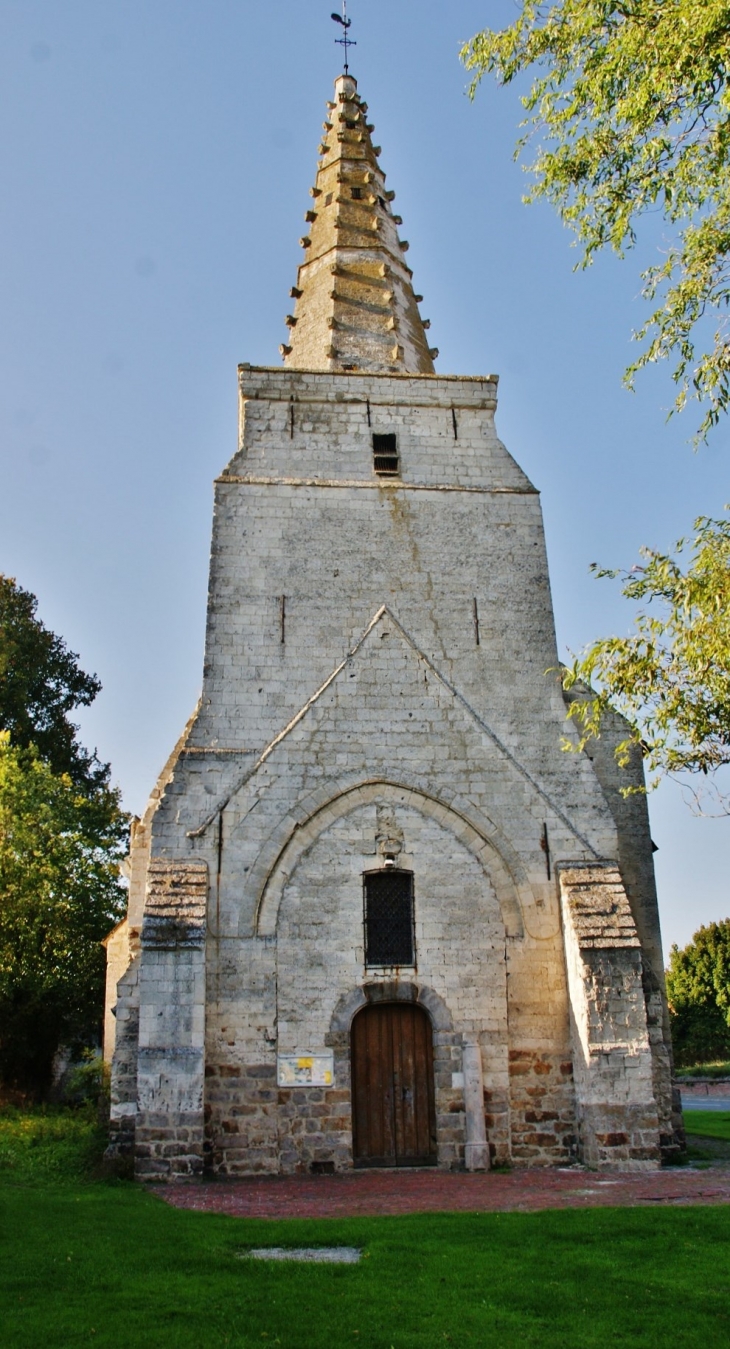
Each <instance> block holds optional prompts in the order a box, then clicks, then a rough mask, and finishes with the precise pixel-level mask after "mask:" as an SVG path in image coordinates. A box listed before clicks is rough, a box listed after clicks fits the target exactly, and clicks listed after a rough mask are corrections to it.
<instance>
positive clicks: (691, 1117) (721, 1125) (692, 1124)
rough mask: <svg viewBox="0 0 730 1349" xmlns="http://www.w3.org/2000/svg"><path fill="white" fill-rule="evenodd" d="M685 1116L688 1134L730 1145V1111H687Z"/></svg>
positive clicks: (684, 1112)
mask: <svg viewBox="0 0 730 1349" xmlns="http://www.w3.org/2000/svg"><path fill="white" fill-rule="evenodd" d="M683 1114H684V1127H685V1129H686V1130H687V1133H688V1134H694V1135H695V1136H700V1137H704V1138H721V1139H723V1140H724V1141H725V1142H727V1143H730V1110H685V1111H683Z"/></svg>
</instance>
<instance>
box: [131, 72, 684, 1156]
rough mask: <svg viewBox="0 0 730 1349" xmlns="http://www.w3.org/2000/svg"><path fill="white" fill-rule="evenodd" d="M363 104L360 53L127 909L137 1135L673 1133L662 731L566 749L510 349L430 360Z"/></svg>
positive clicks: (274, 1146) (182, 1147)
mask: <svg viewBox="0 0 730 1349" xmlns="http://www.w3.org/2000/svg"><path fill="white" fill-rule="evenodd" d="M366 118H367V108H366V106H365V104H364V103H363V102H362V100H361V99H360V97H359V95H358V92H357V85H356V83H355V81H354V79H351V78H349V77H345V76H343V77H341V78H339V79H338V80H337V82H336V85H335V100H334V102H333V103H331V104H329V105H328V116H327V121H326V123H325V128H324V131H325V134H324V137H323V142H322V146H321V155H322V158H321V160H320V164H319V168H318V172H317V178H316V185H315V188H314V189H313V205H312V209H311V210H310V211H309V212H308V213H307V222H308V232H307V234H306V236H305V237H304V239H303V240H302V245H303V249H304V261H303V263H302V266H301V268H300V270H299V275H298V280H297V286H296V287H295V288H294V291H293V292H292V293H293V295H294V298H295V300H296V304H295V305H294V306H293V312H292V314H291V315H290V316H289V318H288V319H287V323H288V325H289V330H290V336H289V339H288V342H287V344H286V345H285V346H284V347H283V348H282V353H283V356H284V362H283V365H282V366H281V367H277V368H268V367H254V366H249V365H243V366H241V367H240V369H239V385H240V434H239V445H238V449H237V451H236V454H235V455H234V457H233V458H232V460H231V461H230V463H229V464H228V465H227V467H226V468H225V469H224V471H223V472H222V474H221V476H220V478H219V479H218V481H217V482H216V496H215V516H214V523H213V542H212V551H211V568H210V586H209V601H208V622H207V635H206V653H205V665H204V672H203V690H202V695H201V700H200V704H199V706H198V709H197V711H196V713H195V715H194V717H193V718H192V719H191V722H190V723H189V725H188V727H187V728H186V731H185V733H184V735H183V737H182V739H181V741H180V742H179V744H178V746H177V747H176V749H175V752H174V754H173V755H172V756H171V759H170V761H169V762H168V765H167V766H166V769H165V770H164V772H163V774H162V777H161V779H160V783H159V784H158V787H157V789H156V791H155V793H154V794H153V798H152V799H151V802H150V806H149V808H148V811H147V813H146V815H145V817H144V819H143V821H142V822H141V823H140V825H139V826H138V828H137V831H136V833H135V838H134V841H133V848H132V855H131V859H130V868H131V873H130V874H131V881H130V913H129V919H128V922H127V925H126V927H124V926H123V927H122V929H120V930H119V931H117V932H115V934H113V935H112V938H111V939H110V971H111V975H110V989H109V1015H108V1018H107V1021H108V1035H109V1040H110V1042H111V1039H112V1038H113V1036H114V1028H115V1027H116V1049H115V1051H114V1058H113V1100H112V1118H113V1127H114V1129H115V1131H116V1134H115V1137H116V1142H113V1146H116V1147H117V1149H119V1150H123V1149H124V1148H126V1149H128V1150H132V1151H134V1153H135V1157H136V1167H137V1171H138V1174H140V1175H143V1176H149V1177H163V1178H164V1177H170V1178H173V1177H175V1176H179V1175H189V1174H195V1173H197V1172H200V1171H202V1170H203V1169H204V1168H205V1167H207V1168H210V1169H212V1170H213V1171H214V1172H216V1173H218V1174H227V1175H235V1174H246V1173H251V1172H256V1171H259V1172H278V1171H302V1170H314V1171H327V1170H342V1169H347V1168H349V1167H351V1166H353V1165H366V1164H381V1163H382V1164H389V1165H398V1164H401V1163H402V1162H403V1160H404V1159H409V1158H410V1160H411V1161H413V1159H414V1157H415V1160H416V1161H417V1162H419V1163H420V1164H424V1165H427V1164H436V1165H439V1166H442V1167H449V1168H455V1167H463V1166H467V1167H469V1168H471V1169H482V1168H484V1167H486V1166H488V1165H489V1164H490V1163H491V1162H492V1161H497V1162H514V1163H516V1164H524V1165H548V1164H557V1163H561V1164H565V1163H569V1162H570V1161H571V1160H574V1159H582V1160H584V1161H586V1162H588V1163H589V1164H591V1165H593V1166H597V1167H616V1166H618V1167H622V1168H628V1169H632V1168H651V1167H656V1166H658V1165H659V1164H660V1161H661V1159H662V1156H667V1155H670V1154H671V1153H672V1152H673V1151H674V1150H676V1148H677V1147H678V1145H679V1144H678V1139H679V1130H680V1129H681V1119H679V1117H678V1116H677V1112H676V1101H675V1100H674V1099H673V1096H672V1064H671V1045H670V1041H669V1033H668V1025H667V1016H666V999H665V994H664V985H663V963H662V952H661V937H660V932H659V922H658V911H657V902H656V893H655V889H654V877H653V867H652V861H651V841H650V838H649V833H648V817H647V813H646V803H645V800H644V799H643V798H642V797H640V796H638V797H637V796H629V797H625V796H623V795H622V794H621V787H622V785H624V780H625V782H626V785H636V784H637V783H640V782H641V780H642V778H641V765H640V763H633V764H632V765H631V768H630V770H629V771H628V773H627V775H626V776H625V779H624V776H622V772H621V770H619V769H618V768H617V766H616V763H615V759H614V758H613V755H612V752H611V744H612V741H611V736H612V735H613V734H614V731H616V732H617V727H618V723H617V727H613V724H612V725H611V726H610V727H609V728H608V732H607V738H606V740H605V742H604V741H600V742H598V749H597V750H595V751H594V750H592V751H591V753H592V754H593V758H592V759H590V758H589V757H588V756H587V755H585V754H578V753H565V752H564V751H563V750H562V749H561V739H562V737H564V736H566V735H567V736H568V737H571V736H572V735H573V732H572V730H571V724H570V723H569V722H566V707H565V701H564V698H563V693H562V688H561V681H560V678H559V674H558V656H557V648H556V642H555V633H554V626H553V615H552V604H551V598H550V587H549V579H548V569H547V559H546V553H545V540H544V533H543V525H542V517H541V512H540V504H539V499H538V495H537V493H536V490H535V488H534V487H533V486H532V484H531V483H530V482H529V480H528V479H527V478H526V477H525V475H524V473H523V472H522V471H521V469H520V468H519V467H518V466H517V464H516V463H515V462H514V460H513V459H512V458H511V457H510V455H509V454H508V452H507V450H506V449H505V447H504V446H503V445H502V443H501V442H500V440H499V439H498V437H497V434H496V430H495V423H494V414H495V409H496V404H497V379H496V376H492V375H488V376H483V377H482V376H478V377H459V376H442V375H437V374H435V373H434V368H433V360H434V358H435V356H436V355H437V353H436V352H435V349H434V348H429V346H428V344H427V339H426V335H425V327H426V325H425V324H424V322H423V321H422V319H421V317H420V313H419V308H418V303H419V299H420V297H416V296H415V295H414V293H413V289H412V285H411V274H410V271H409V269H408V268H407V266H406V264H405V260H404V252H405V247H404V245H403V243H401V242H400V241H399V239H398V234H397V225H398V224H399V223H400V222H399V220H398V217H396V216H394V215H393V214H392V207H391V202H392V194H391V193H389V192H387V191H386V189H385V176H384V174H383V173H382V171H381V169H380V167H379V164H378V159H377V153H378V152H377V151H376V150H375V149H374V148H373V146H372V142H371V139H370V137H371V131H372V127H371V126H370V124H369V123H368V122H367V120H366ZM617 733H618V732H617ZM378 895H380V896H386V899H387V896H391V898H390V899H388V900H387V902H388V903H390V904H392V905H393V906H395V907H393V908H392V910H388V911H387V912H386V909H383V910H382V912H383V913H384V914H385V918H382V917H380V918H379V917H378V916H377V915H378V913H380V912H381V911H380V910H379V909H378V908H377V904H378V903H381V901H379V900H378V899H377V896H378ZM393 896H396V897H398V898H397V899H396V898H393ZM385 902H386V901H385V900H382V903H383V904H385ZM398 905H399V906H400V907H399V908H398V907H397V906H398ZM393 915H396V916H397V915H400V916H397V922H396V917H394V916H393ZM404 915H406V917H407V919H408V921H407V923H406V918H404ZM378 923H380V924H381V928H382V930H381V928H379V927H378V926H377V924H378ZM388 923H390V928H388V927H387V924H388ZM404 923H406V926H404ZM383 924H385V926H383ZM398 924H400V927H398V926H397V925H398ZM394 925H395V926H394ZM408 925H410V926H408ZM396 928H397V931H396ZM378 934H380V935H378ZM394 934H395V935H394ZM378 942H380V946H378ZM124 943H126V946H125V945H124ZM378 952H379V954H378ZM384 952H385V954H384ZM125 953H126V955H125ZM112 957H113V958H112ZM125 960H126V967H125V968H124V969H123V972H122V974H121V978H120V977H119V976H120V969H121V968H122V967H123V966H125ZM112 1004H113V1005H114V1010H115V1012H116V1019H115V1018H114V1016H112V1014H111V1013H112ZM408 1037H411V1038H410V1039H409V1038H408ZM357 1045H359V1046H360V1048H359V1049H357V1050H356V1046H357ZM363 1046H366V1049H363ZM414 1046H415V1048H414ZM363 1054H364V1055H365V1058H363ZM409 1055H410V1058H409ZM419 1055H420V1058H419ZM414 1056H415V1057H414ZM366 1060H367V1061H366ZM363 1065H364V1066H363ZM409 1065H410V1066H409ZM414 1065H415V1066H414ZM363 1074H365V1076H363ZM409 1074H410V1076H409ZM394 1093H395V1094H394ZM391 1118H392V1119H393V1120H394V1121H395V1124H394V1132H393V1133H392V1137H391V1135H388V1137H387V1138H386V1137H385V1134H387V1127H386V1126H388V1121H389V1120H390V1119H391ZM388 1127H389V1126H388ZM378 1130H381V1133H382V1131H383V1130H385V1133H384V1134H383V1136H382V1138H381V1137H380V1134H378ZM409 1131H410V1133H409ZM406 1135H407V1137H406ZM377 1139H380V1141H377ZM409 1139H410V1142H409ZM373 1140H376V1141H373Z"/></svg>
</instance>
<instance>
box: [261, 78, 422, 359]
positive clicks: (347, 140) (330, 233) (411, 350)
mask: <svg viewBox="0 0 730 1349" xmlns="http://www.w3.org/2000/svg"><path fill="white" fill-rule="evenodd" d="M327 109H328V116H327V121H326V122H325V123H324V135H323V137H322V144H321V146H320V154H321V159H320V161H319V166H318V169H317V178H316V182H315V186H314V187H313V188H311V189H310V194H311V196H312V197H313V198H314V202H313V206H312V209H311V210H309V211H307V214H306V217H305V218H306V220H307V223H308V226H309V229H308V231H307V234H306V235H305V237H304V238H303V239H302V241H301V243H302V247H303V248H304V249H305V259H304V262H303V263H302V265H301V267H300V268H299V274H298V277H297V284H296V286H295V287H294V288H293V289H292V292H291V294H292V297H293V298H294V299H295V300H296V305H295V306H294V312H293V313H292V314H289V315H288V316H287V320H286V322H287V324H288V326H289V331H290V336H289V339H288V342H287V344H286V345H284V346H282V347H281V348H280V351H281V354H282V356H283V357H284V361H285V364H286V365H287V366H288V367H289V368H290V369H292V370H330V371H337V370H360V371H363V372H368V373H372V374H386V373H393V372H396V373H398V374H411V375H432V374H433V373H434V367H433V362H434V359H435V357H436V356H438V351H437V350H436V349H435V348H432V347H429V345H428V340H427V337H426V332H425V329H426V328H427V327H428V326H429V325H428V322H427V321H425V322H424V320H422V318H421V315H420V314H419V312H418V301H419V300H420V299H421V296H416V295H414V293H413V287H412V285H411V276H412V273H411V270H410V268H409V267H408V266H407V264H406V261H405V256H404V255H405V252H406V250H407V248H408V244H407V243H406V242H405V241H401V240H400V239H399V238H398V229H397V226H398V225H400V224H401V223H402V222H401V220H400V217H399V216H397V215H393V213H392V210H391V202H392V200H393V198H394V196H395V193H394V192H387V191H386V188H385V174H384V173H383V171H382V169H381V168H380V165H379V164H378V155H379V153H380V147H379V146H378V147H375V146H373V143H372V140H371V133H372V131H373V130H374V127H373V126H371V125H370V124H369V123H368V121H367V103H364V102H363V100H362V99H361V98H360V96H359V95H358V92H357V81H356V80H354V79H353V78H352V76H351V75H340V76H339V78H338V79H337V80H336V81H335V102H334V103H328V104H327Z"/></svg>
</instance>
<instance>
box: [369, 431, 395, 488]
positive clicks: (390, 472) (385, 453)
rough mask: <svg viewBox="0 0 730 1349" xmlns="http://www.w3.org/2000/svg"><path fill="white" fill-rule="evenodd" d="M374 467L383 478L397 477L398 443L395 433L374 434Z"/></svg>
mask: <svg viewBox="0 0 730 1349" xmlns="http://www.w3.org/2000/svg"><path fill="white" fill-rule="evenodd" d="M373 468H374V469H375V472H376V473H379V474H380V476H381V478H392V477H397V475H398V473H399V472H400V466H399V464H398V443H397V441H396V438H395V436H394V435H393V434H388V435H374V436H373Z"/></svg>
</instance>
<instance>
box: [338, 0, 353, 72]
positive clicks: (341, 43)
mask: <svg viewBox="0 0 730 1349" xmlns="http://www.w3.org/2000/svg"><path fill="white" fill-rule="evenodd" d="M332 18H333V19H334V21H335V23H339V24H341V25H342V30H343V32H342V37H336V38H335V42H336V43H337V46H338V47H344V48H345V74H346V75H347V74H349V70H350V67H349V66H348V64H347V49H348V47H356V46H357V43H356V42H354V41H353V39H352V38H351V37H350V36H349V28H350V24H351V23H352V19H348V17H347V0H342V14H341V15H340V14H333V15H332Z"/></svg>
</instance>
